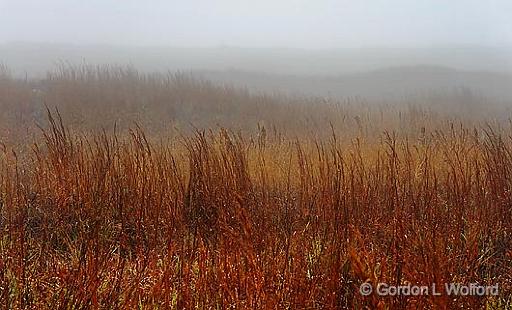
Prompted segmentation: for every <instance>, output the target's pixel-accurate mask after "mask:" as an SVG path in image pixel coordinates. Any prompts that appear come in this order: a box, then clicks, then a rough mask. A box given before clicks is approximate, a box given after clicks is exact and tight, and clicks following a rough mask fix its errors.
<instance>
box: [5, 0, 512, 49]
mask: <svg viewBox="0 0 512 310" xmlns="http://www.w3.org/2000/svg"><path fill="white" fill-rule="evenodd" d="M510 16H512V1H510V0H487V1H481V0H480V1H476V0H430V1H426V0H387V1H386V0H357V1H356V0H309V1H306V0H258V1H244V0H183V1H174V0H167V1H165V0H153V1H147V0H146V1H143V0H87V1H84V0H0V42H11V41H21V42H50V43H76V44H112V45H166V46H186V47H198V46H220V45H228V46H239V47H299V48H340V47H428V46H458V45H486V46H511V45H512V18H510Z"/></svg>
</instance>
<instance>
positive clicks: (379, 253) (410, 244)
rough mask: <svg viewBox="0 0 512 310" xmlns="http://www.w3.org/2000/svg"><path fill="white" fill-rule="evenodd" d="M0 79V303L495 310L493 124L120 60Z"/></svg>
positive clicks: (500, 218)
mask: <svg viewBox="0 0 512 310" xmlns="http://www.w3.org/2000/svg"><path fill="white" fill-rule="evenodd" d="M1 71H2V72H3V73H2V74H0V109H2V111H3V112H2V114H0V122H1V123H0V124H1V125H0V133H1V134H0V139H1V142H2V144H1V150H0V306H1V307H3V308H5V309H22V308H28V309H87V308H91V309H97V308H101V309H137V308H139V309H157V308H158V309H167V308H174V309H184V308H186V309H190V308H198V309H226V308H229V309H231V308H232V309H304V308H305V309H335V308H338V309H365V308H367V309H480V308H483V309H512V127H511V125H510V123H508V122H504V121H494V120H490V119H479V118H478V117H477V116H475V115H464V113H462V112H460V113H459V112H457V111H463V110H464V106H450V107H446V110H445V111H438V110H431V109H429V105H428V102H426V103H424V104H415V105H412V104H411V105H389V106H377V105H372V104H370V103H366V102H364V100H362V99H358V98H352V99H346V100H341V101H340V100H333V99H326V98H291V97H286V96H281V95H268V94H254V93H251V92H250V91H248V90H243V89H242V90H241V89H234V88H230V87H219V86H215V85H213V84H211V83H208V82H207V81H198V80H195V79H193V78H192V77H189V76H187V75H186V74H171V73H170V74H168V75H161V74H160V75H157V74H155V75H151V74H147V75H144V74H141V73H138V72H137V71H135V70H133V69H130V68H119V67H87V66H84V67H79V68H76V67H75V68H68V67H62V69H61V70H59V71H57V72H53V73H49V74H48V75H47V77H46V78H45V79H42V80H38V81H32V80H16V79H14V78H12V77H10V76H9V74H8V70H7V69H6V68H3V69H2V70H1ZM462 104H463V103H462ZM448 111H450V112H448ZM363 283H370V284H371V285H373V286H374V287H375V286H376V285H377V284H378V283H388V284H390V285H403V286H405V285H408V284H413V285H427V286H432V285H433V284H435V285H437V287H438V290H439V291H442V289H443V288H444V285H445V284H447V283H462V284H470V283H479V284H481V285H496V284H497V285H498V286H499V294H498V295H497V296H493V295H487V296H453V295H452V296H450V295H448V294H444V293H443V294H441V296H432V294H429V295H421V296H379V295H378V294H377V293H376V292H373V293H371V294H369V295H368V296H363V295H362V294H361V293H360V286H361V285H362V284H363Z"/></svg>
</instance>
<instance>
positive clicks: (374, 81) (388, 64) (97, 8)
mask: <svg viewBox="0 0 512 310" xmlns="http://www.w3.org/2000/svg"><path fill="white" fill-rule="evenodd" d="M510 12H512V2H510V1H505V0H490V1H474V0H451V1H443V0H430V1H409V0H390V1H384V0H372V1H370V0H360V1H347V0H318V1H305V0H281V1H270V0H261V1H235V0H218V1H206V0H191V1H179V2H178V1H164V0H155V1H140V0H139V1H136V0H127V1H120V0H91V1H78V0H47V1H39V0H37V1H36V0H0V63H3V64H5V65H6V66H8V67H9V68H11V69H12V71H13V72H14V74H15V75H17V76H36V77H37V76H43V75H44V74H45V72H46V71H48V70H52V69H53V68H55V66H56V64H58V63H62V62H66V63H70V64H81V63H89V64H120V65H132V66H134V67H136V68H137V69H139V70H142V71H151V72H152V71H167V70H171V71H176V70H180V71H192V72H193V73H194V74H197V75H199V76H202V77H205V78H208V79H210V80H214V81H216V82H218V83H230V84H235V85H237V86H243V87H248V88H251V89H256V90H264V91H276V90H277V91H284V92H292V93H305V94H308V95H323V96H325V95H332V94H334V95H336V96H338V95H339V96H344V95H347V96H352V95H363V96H374V97H378V96H383V95H386V94H387V95H389V94H391V93H395V94H396V95H399V96H400V95H403V94H406V93H411V92H421V91H426V90H441V89H443V90H445V89H451V88H454V87H455V88H459V87H469V88H471V89H474V90H476V91H477V92H483V93H485V94H491V95H496V96H500V97H504V96H506V97H507V98H508V97H509V94H510V92H511V91H510V90H509V87H508V85H509V82H510V81H511V78H510V74H511V72H512V56H511V55H512V19H511V18H509V15H510Z"/></svg>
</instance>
